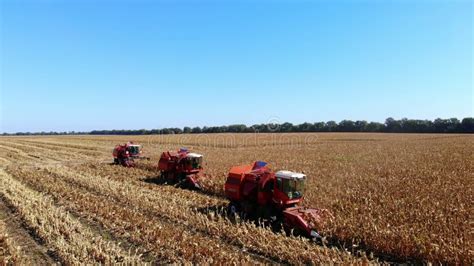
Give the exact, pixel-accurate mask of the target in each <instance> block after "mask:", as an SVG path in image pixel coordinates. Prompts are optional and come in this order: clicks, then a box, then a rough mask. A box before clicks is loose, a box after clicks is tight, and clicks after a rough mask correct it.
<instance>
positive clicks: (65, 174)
mask: <svg viewBox="0 0 474 266" xmlns="http://www.w3.org/2000/svg"><path fill="white" fill-rule="evenodd" d="M48 171H51V172H54V173H57V174H60V175H61V177H62V178H64V179H69V180H70V182H72V183H76V184H77V185H80V186H83V187H85V188H87V189H89V190H96V191H97V193H99V194H104V195H110V196H113V197H114V198H115V199H116V200H117V201H120V202H121V204H125V205H126V204H130V205H131V206H133V207H134V208H136V209H138V210H139V211H141V212H151V215H152V216H156V217H164V218H167V219H169V220H171V221H174V222H176V223H186V224H189V225H190V226H192V228H193V229H194V230H197V231H199V232H201V233H205V234H207V235H209V236H210V237H212V236H213V237H216V238H219V239H221V240H222V241H224V242H226V243H228V244H233V245H235V246H238V247H240V248H245V249H246V250H248V251H250V252H252V253H255V254H261V255H263V256H266V257H269V258H272V259H274V260H279V261H282V262H290V263H296V262H298V263H309V262H334V261H337V262H352V263H354V262H367V261H368V260H367V258H357V257H354V256H352V255H351V254H349V253H347V252H345V251H342V250H338V249H331V248H327V247H320V246H317V245H314V244H312V243H308V242H307V241H303V240H302V239H299V238H293V237H285V236H283V235H278V234H275V233H273V232H272V231H270V230H269V229H265V228H261V227H257V226H255V225H254V224H252V223H239V224H232V223H231V222H229V221H228V220H227V219H225V218H223V217H222V216H220V215H211V216H210V217H209V215H206V214H202V213H199V212H195V211H193V209H194V208H195V207H196V205H197V204H199V203H204V204H219V203H222V202H225V201H222V200H220V199H216V198H210V197H207V196H205V195H202V194H197V193H194V192H190V191H186V190H180V189H170V187H163V189H159V190H158V189H156V190H150V189H147V188H145V187H142V186H138V185H135V184H133V183H132V182H130V181H123V182H118V181H114V180H110V179H105V178H101V177H98V176H92V175H90V174H80V173H76V172H71V171H70V170H69V169H66V168H56V169H49V170H48ZM157 188H162V187H157ZM163 199H166V200H163ZM206 206H208V205H205V206H201V207H206Z"/></svg>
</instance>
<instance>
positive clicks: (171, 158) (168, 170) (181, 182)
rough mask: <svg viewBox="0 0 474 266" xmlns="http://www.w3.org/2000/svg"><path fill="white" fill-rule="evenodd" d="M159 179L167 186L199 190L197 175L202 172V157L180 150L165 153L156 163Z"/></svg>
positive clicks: (183, 149)
mask: <svg viewBox="0 0 474 266" xmlns="http://www.w3.org/2000/svg"><path fill="white" fill-rule="evenodd" d="M158 169H159V170H160V171H161V178H163V180H164V181H166V182H167V183H169V184H175V185H176V186H179V187H183V188H190V189H201V185H200V184H199V181H198V179H199V174H200V173H201V171H202V155H201V154H197V153H192V152H189V151H188V150H187V149H185V148H182V149H180V150H179V151H177V152H172V151H166V152H163V153H162V154H161V157H160V161H159V163H158Z"/></svg>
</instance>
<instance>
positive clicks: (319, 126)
mask: <svg viewBox="0 0 474 266" xmlns="http://www.w3.org/2000/svg"><path fill="white" fill-rule="evenodd" d="M254 132H262V133H270V132H276V133H278V132H286V133H290V132H386V133H474V117H466V118H464V119H462V121H460V120H459V119H457V118H450V119H441V118H437V119H435V120H433V121H431V120H417V119H407V118H403V119H400V120H396V119H394V118H391V117H389V118H387V119H386V120H385V123H379V122H367V121H365V120H357V121H352V120H342V121H340V122H339V123H337V122H335V121H328V122H316V123H307V122H306V123H302V124H298V125H294V124H292V123H288V122H286V123H281V124H273V123H268V124H256V125H253V126H247V125H244V124H236V125H228V126H213V127H206V126H205V127H202V128H201V127H184V128H162V129H138V130H128V129H113V130H92V131H90V132H76V131H69V132H34V133H31V132H17V133H13V134H8V133H3V135H17V136H28V135H153V134H200V133H206V134H207V133H254Z"/></svg>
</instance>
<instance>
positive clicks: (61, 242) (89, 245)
mask: <svg viewBox="0 0 474 266" xmlns="http://www.w3.org/2000/svg"><path fill="white" fill-rule="evenodd" d="M0 193H1V194H2V196H3V198H4V199H5V200H6V201H7V202H8V203H9V204H10V205H11V206H13V207H14V208H15V209H16V210H17V212H18V213H19V214H20V215H21V217H22V219H23V220H24V222H25V223H26V224H27V225H28V226H29V227H30V229H32V230H34V232H35V233H36V234H37V235H38V236H39V237H40V238H41V239H42V240H43V241H45V243H46V244H47V245H48V246H49V247H50V248H52V249H53V250H55V251H56V252H57V254H58V256H59V257H60V259H61V260H63V262H64V263H67V264H74V263H77V262H81V263H87V264H89V263H117V262H123V263H134V264H137V263H141V259H140V258H139V257H138V256H135V255H130V252H126V251H124V250H122V249H121V248H120V247H119V246H117V245H116V244H115V243H112V242H109V241H106V240H104V239H102V237H101V236H99V235H96V234H94V233H92V231H90V229H88V228H85V227H84V226H83V225H82V224H81V223H80V222H79V221H78V220H76V219H74V218H72V217H71V216H70V215H69V214H68V213H67V211H66V210H64V209H63V208H61V207H57V206H55V205H54V204H53V202H52V200H51V199H50V198H49V197H45V196H43V194H41V193H39V192H37V191H34V190H31V189H29V188H27V187H26V186H24V185H23V184H22V183H21V182H19V181H17V180H15V179H14V178H13V177H12V176H10V175H9V174H7V173H6V172H5V171H4V170H2V169H0Z"/></svg>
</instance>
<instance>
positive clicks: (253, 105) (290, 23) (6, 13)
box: [0, 0, 474, 132]
mask: <svg viewBox="0 0 474 266" xmlns="http://www.w3.org/2000/svg"><path fill="white" fill-rule="evenodd" d="M0 8H1V17H0V20H1V36H0V38H1V53H0V61H1V76H0V79H1V83H0V86H1V87H0V88H1V92H0V93H1V94H0V97H1V114H0V115H1V116H0V119H1V124H0V132H17V131H50V130H53V131H71V130H76V131H79V130H92V129H122V128H126V129H140V128H148V129H150V128H162V127H182V126H187V125H189V126H204V125H207V126H212V125H226V124H235V123H244V124H248V125H251V124H254V123H265V122H268V121H270V120H271V121H282V122H284V121H289V122H292V123H302V122H305V121H309V122H316V121H327V120H335V121H340V120H342V119H352V120H358V119H360V120H369V121H381V122H382V121H384V120H385V118H387V117H390V116H391V117H395V118H402V117H408V118H420V119H434V118H437V117H442V118H450V117H458V118H463V117H467V116H473V113H474V112H473V102H474V99H473V81H472V76H473V42H472V35H473V21H472V14H473V6H472V3H471V2H470V1H375V0H374V1H270V0H267V1H263V0H262V1H179V0H178V1H145V0H139V1H131V0H130V1H98V2H96V1H91V0H83V1H59V0H57V1H41V0H39V1H11V0H4V1H1V7H0Z"/></svg>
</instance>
